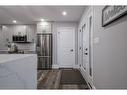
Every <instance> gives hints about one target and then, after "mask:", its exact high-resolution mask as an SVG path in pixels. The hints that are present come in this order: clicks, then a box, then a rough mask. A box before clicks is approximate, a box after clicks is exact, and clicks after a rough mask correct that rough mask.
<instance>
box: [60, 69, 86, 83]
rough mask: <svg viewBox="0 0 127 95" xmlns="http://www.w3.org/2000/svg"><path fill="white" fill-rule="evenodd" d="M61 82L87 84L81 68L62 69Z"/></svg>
mask: <svg viewBox="0 0 127 95" xmlns="http://www.w3.org/2000/svg"><path fill="white" fill-rule="evenodd" d="M60 84H86V85H87V83H86V81H85V80H84V78H83V77H82V75H81V73H80V71H79V70H75V69H67V70H62V75H61V80H60Z"/></svg>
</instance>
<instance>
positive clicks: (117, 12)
mask: <svg viewBox="0 0 127 95" xmlns="http://www.w3.org/2000/svg"><path fill="white" fill-rule="evenodd" d="M126 13H127V6H123V5H122V6H106V7H104V9H103V10H102V26H103V27H104V26H106V25H108V24H110V23H111V22H113V21H115V20H116V19H118V18H120V17H121V16H123V15H125V14H126Z"/></svg>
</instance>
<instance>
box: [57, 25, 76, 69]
mask: <svg viewBox="0 0 127 95" xmlns="http://www.w3.org/2000/svg"><path fill="white" fill-rule="evenodd" d="M61 28H63V29H65V28H72V29H73V30H74V31H73V32H74V41H75V27H58V28H57V64H58V65H59V68H75V58H74V63H73V65H71V66H65V65H62V64H60V60H59V56H60V50H59V39H60V38H59V36H58V34H59V31H58V30H59V29H61ZM75 53H76V48H75V43H74V57H75Z"/></svg>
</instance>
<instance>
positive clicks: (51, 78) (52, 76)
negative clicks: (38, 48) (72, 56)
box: [37, 69, 89, 89]
mask: <svg viewBox="0 0 127 95" xmlns="http://www.w3.org/2000/svg"><path fill="white" fill-rule="evenodd" d="M37 86H38V89H89V87H88V85H87V83H86V81H85V80H84V79H83V77H82V75H81V74H80V72H79V70H77V69H53V70H38V84H37Z"/></svg>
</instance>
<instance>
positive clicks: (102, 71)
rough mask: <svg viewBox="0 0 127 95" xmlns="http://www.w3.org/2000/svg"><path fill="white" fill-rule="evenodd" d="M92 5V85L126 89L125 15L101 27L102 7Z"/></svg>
mask: <svg viewBox="0 0 127 95" xmlns="http://www.w3.org/2000/svg"><path fill="white" fill-rule="evenodd" d="M103 7H104V6H94V39H96V38H97V39H98V38H99V43H95V44H94V81H93V82H94V85H95V87H96V88H97V89H99V88H101V89H106V88H107V89H114V88H118V89H124V88H126V89H127V15H126V16H124V17H122V18H120V19H119V20H117V21H115V22H113V23H111V24H110V25H108V26H106V27H101V22H102V19H101V18H102V9H103Z"/></svg>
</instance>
